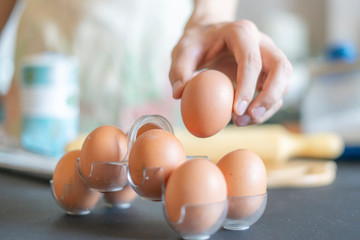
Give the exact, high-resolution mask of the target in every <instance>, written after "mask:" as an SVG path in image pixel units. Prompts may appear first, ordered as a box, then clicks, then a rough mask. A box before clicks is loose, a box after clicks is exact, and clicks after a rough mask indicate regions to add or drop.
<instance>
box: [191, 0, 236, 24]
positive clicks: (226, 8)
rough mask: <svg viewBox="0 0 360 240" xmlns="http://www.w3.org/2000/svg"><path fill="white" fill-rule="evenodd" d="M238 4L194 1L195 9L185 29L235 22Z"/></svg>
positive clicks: (234, 0) (221, 1) (214, 0)
mask: <svg viewBox="0 0 360 240" xmlns="http://www.w3.org/2000/svg"><path fill="white" fill-rule="evenodd" d="M236 3H237V1H236V0H226V1H223V0H194V9H193V12H192V14H191V16H190V18H189V20H188V22H187V24H186V26H185V29H189V28H193V27H202V26H207V25H211V24H216V23H221V22H229V21H233V20H234V19H235V15H236V7H237V4H236Z"/></svg>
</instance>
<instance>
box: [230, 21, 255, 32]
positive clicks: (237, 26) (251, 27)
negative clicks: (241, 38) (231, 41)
mask: <svg viewBox="0 0 360 240" xmlns="http://www.w3.org/2000/svg"><path fill="white" fill-rule="evenodd" d="M231 27H232V28H233V29H234V30H235V31H242V32H245V33H253V32H256V31H257V27H256V25H255V24H254V23H253V22H251V21H249V20H237V21H235V22H233V23H231Z"/></svg>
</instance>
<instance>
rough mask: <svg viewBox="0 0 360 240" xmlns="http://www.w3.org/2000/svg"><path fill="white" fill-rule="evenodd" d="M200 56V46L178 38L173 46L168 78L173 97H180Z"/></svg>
mask: <svg viewBox="0 0 360 240" xmlns="http://www.w3.org/2000/svg"><path fill="white" fill-rule="evenodd" d="M200 56H201V48H200V47H197V46H196V45H194V44H187V43H186V41H181V40H180V41H179V43H178V44H177V45H176V47H175V48H174V50H173V52H172V63H171V67H170V72H169V78H170V82H171V85H172V88H173V97H174V98H175V99H179V98H181V95H182V92H183V90H184V87H185V83H186V82H187V81H188V80H190V79H191V78H192V76H193V75H194V72H195V70H196V67H197V65H198V63H199V61H200Z"/></svg>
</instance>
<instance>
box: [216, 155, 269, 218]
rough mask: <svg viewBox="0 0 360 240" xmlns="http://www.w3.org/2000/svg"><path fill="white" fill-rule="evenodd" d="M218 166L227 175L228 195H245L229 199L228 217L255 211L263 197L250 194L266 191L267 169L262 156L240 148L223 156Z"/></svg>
mask: <svg viewBox="0 0 360 240" xmlns="http://www.w3.org/2000/svg"><path fill="white" fill-rule="evenodd" d="M217 166H218V167H219V168H220V170H221V171H222V173H223V174H224V176H225V179H226V184H227V187H228V196H230V197H235V196H236V197H244V198H243V199H242V200H236V198H232V201H229V210H228V217H229V216H230V217H231V218H235V219H236V218H243V217H246V216H249V215H251V214H252V213H254V212H255V211H256V210H257V209H258V208H259V207H260V205H261V203H262V199H263V198H261V197H260V198H254V197H252V198H250V197H249V196H256V195H260V194H264V193H266V169H265V165H264V163H263V161H262V160H261V158H260V157H259V156H258V155H257V154H256V153H254V152H252V151H250V150H247V149H239V150H235V151H232V152H230V153H228V154H226V155H225V156H224V157H222V158H221V159H220V161H219V162H218V163H217ZM245 197H249V198H247V199H246V198H245ZM239 199H240V198H239Z"/></svg>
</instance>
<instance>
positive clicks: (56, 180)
mask: <svg viewBox="0 0 360 240" xmlns="http://www.w3.org/2000/svg"><path fill="white" fill-rule="evenodd" d="M79 156H80V150H74V151H70V152H68V153H66V154H65V155H64V156H63V157H62V158H61V159H60V161H59V162H58V164H57V165H56V168H55V170H54V173H53V179H52V184H53V191H54V195H55V197H56V199H57V200H58V201H59V203H60V205H62V206H63V207H64V209H65V210H67V211H68V213H72V214H81V213H82V212H86V211H89V210H90V209H92V208H93V207H94V206H95V204H96V203H97V201H98V200H99V198H100V196H101V194H100V193H99V192H96V191H93V190H91V189H89V187H88V186H87V185H86V184H85V183H84V182H83V181H82V180H81V178H80V175H79V171H78V168H77V164H76V159H77V158H78V157H79Z"/></svg>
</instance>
